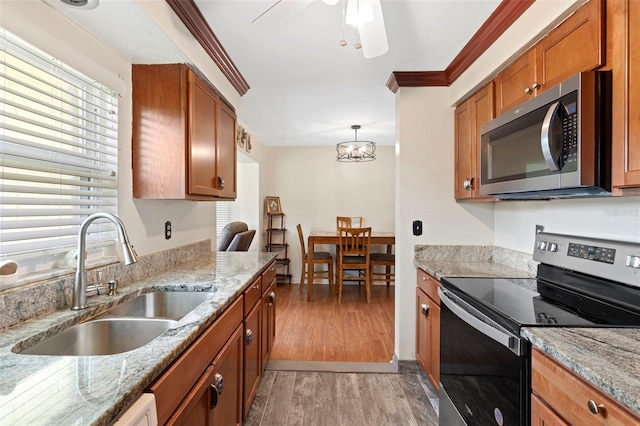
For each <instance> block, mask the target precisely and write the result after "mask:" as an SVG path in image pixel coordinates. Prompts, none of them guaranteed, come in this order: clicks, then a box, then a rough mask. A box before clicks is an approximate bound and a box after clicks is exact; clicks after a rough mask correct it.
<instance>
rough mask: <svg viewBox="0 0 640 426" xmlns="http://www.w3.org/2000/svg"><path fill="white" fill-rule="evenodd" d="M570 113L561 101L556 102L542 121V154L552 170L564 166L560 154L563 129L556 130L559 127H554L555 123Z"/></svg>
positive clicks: (560, 121) (557, 169) (558, 169)
mask: <svg viewBox="0 0 640 426" xmlns="http://www.w3.org/2000/svg"><path fill="white" fill-rule="evenodd" d="M567 115H569V113H568V112H567V110H566V108H565V107H564V105H562V103H561V102H555V103H554V104H553V105H551V106H550V107H549V109H548V110H547V113H546V114H545V116H544V121H543V122H542V128H541V129H540V148H541V149H542V155H543V157H544V161H545V162H546V163H547V167H549V170H551V171H552V172H557V171H560V169H561V168H562V167H561V165H560V155H561V154H562V143H563V141H562V129H561V127H560V131H559V132H555V131H554V130H557V129H558V127H557V126H556V127H554V126H553V124H554V123H560V125H561V123H562V118H563V117H566V116H567Z"/></svg>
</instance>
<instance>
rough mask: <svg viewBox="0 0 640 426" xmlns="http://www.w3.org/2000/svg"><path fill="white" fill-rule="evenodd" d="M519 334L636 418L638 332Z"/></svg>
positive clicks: (639, 404)
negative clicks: (634, 414) (615, 401)
mask: <svg viewBox="0 0 640 426" xmlns="http://www.w3.org/2000/svg"><path fill="white" fill-rule="evenodd" d="M521 334H522V336H523V337H525V338H527V339H528V340H529V341H530V342H531V344H532V345H533V346H534V347H537V348H539V349H541V350H542V351H543V352H545V353H547V354H549V355H550V356H551V357H553V358H554V359H556V360H557V361H558V362H560V363H561V364H563V365H564V366H566V367H567V368H568V369H569V370H571V371H573V372H574V373H576V374H577V375H578V376H580V377H582V378H583V379H585V380H586V381H587V382H589V383H591V384H592V385H594V386H595V387H596V388H598V389H600V390H602V391H603V392H604V393H605V394H607V395H609V396H610V397H611V398H613V399H615V400H617V401H618V402H620V403H621V404H622V405H624V406H626V407H627V408H629V409H630V410H631V411H633V412H634V413H636V414H637V415H639V416H640V330H638V329H633V328H613V329H612V328H542V327H529V328H524V329H523V330H522V332H521Z"/></svg>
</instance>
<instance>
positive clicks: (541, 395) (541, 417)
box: [531, 348, 640, 426]
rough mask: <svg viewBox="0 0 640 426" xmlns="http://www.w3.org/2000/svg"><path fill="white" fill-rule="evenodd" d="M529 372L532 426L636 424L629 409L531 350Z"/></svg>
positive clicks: (555, 362)
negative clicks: (531, 392)
mask: <svg viewBox="0 0 640 426" xmlns="http://www.w3.org/2000/svg"><path fill="white" fill-rule="evenodd" d="M531 371H532V373H531V389H532V391H533V394H532V398H531V424H532V426H540V425H545V426H549V425H567V424H570V425H581V426H591V425H608V426H614V425H616V426H629V425H639V424H640V418H639V417H638V416H636V415H635V414H634V413H632V412H631V411H630V410H629V409H627V408H626V407H623V406H622V405H620V404H619V403H618V402H616V401H614V400H613V399H612V398H610V397H609V396H607V395H605V394H604V393H602V392H601V391H600V390H598V389H596V388H595V387H593V386H592V385H591V384H589V383H587V382H586V381H585V380H583V379H582V378H580V377H578V376H577V375H575V374H574V373H573V372H571V371H570V370H568V369H567V368H566V367H564V366H562V365H561V364H559V363H558V362H557V361H555V360H553V359H552V358H550V357H549V356H547V355H545V354H544V353H542V352H541V351H540V350H538V349H535V348H534V349H533V350H532V361H531Z"/></svg>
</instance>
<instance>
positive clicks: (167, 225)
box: [164, 221, 171, 240]
mask: <svg viewBox="0 0 640 426" xmlns="http://www.w3.org/2000/svg"><path fill="white" fill-rule="evenodd" d="M170 238H171V222H170V221H166V222H165V223H164V239H165V240H168V239H170Z"/></svg>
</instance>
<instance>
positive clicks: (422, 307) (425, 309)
mask: <svg viewBox="0 0 640 426" xmlns="http://www.w3.org/2000/svg"><path fill="white" fill-rule="evenodd" d="M420 311H421V312H422V315H425V316H427V315H429V305H427V304H426V303H423V304H422V305H420Z"/></svg>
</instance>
